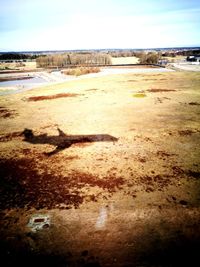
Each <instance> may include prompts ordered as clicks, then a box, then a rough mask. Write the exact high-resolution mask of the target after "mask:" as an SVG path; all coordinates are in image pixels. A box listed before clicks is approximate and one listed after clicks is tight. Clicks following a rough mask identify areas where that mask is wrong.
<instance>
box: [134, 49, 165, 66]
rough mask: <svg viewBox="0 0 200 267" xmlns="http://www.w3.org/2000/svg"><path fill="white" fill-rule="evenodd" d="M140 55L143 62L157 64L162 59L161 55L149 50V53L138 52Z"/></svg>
mask: <svg viewBox="0 0 200 267" xmlns="http://www.w3.org/2000/svg"><path fill="white" fill-rule="evenodd" d="M138 57H139V59H140V63H141V64H157V63H158V61H159V59H160V55H159V54H158V53H155V52H149V53H144V52H142V53H140V54H138Z"/></svg>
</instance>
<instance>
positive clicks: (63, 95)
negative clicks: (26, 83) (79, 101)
mask: <svg viewBox="0 0 200 267" xmlns="http://www.w3.org/2000/svg"><path fill="white" fill-rule="evenodd" d="M79 95H80V94H74V93H61V94H55V95H41V96H30V97H29V98H28V99H27V100H28V101H42V100H52V99H57V98H64V97H77V96H79Z"/></svg>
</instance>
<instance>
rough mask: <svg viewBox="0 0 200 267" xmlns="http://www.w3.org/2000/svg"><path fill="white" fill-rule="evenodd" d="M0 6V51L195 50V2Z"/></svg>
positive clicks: (21, 1)
mask: <svg viewBox="0 0 200 267" xmlns="http://www.w3.org/2000/svg"><path fill="white" fill-rule="evenodd" d="M0 1H1V5H2V4H3V5H2V9H1V11H0V12H1V13H0V25H1V26H0V38H1V42H0V50H2V49H4V50H5V49H7V50H19V51H20V50H51V49H52V50H54V49H90V48H140V47H141V48H145V47H166V46H186V45H199V44H200V40H199V39H198V29H199V27H200V21H199V14H200V9H199V7H198V3H197V1H185V0H182V1H171V0H169V1H159V3H158V1H153V0H151V1H147V0H143V1H134V0H132V1H131V0H115V1H114V0H101V1H98V0H85V1H81V0H74V1H68V0H48V1H46V0H43V1H41V0H40V1H39V0H34V1H31V0H26V1H25V0H18V1H14V0H6V1H5V0H0Z"/></svg>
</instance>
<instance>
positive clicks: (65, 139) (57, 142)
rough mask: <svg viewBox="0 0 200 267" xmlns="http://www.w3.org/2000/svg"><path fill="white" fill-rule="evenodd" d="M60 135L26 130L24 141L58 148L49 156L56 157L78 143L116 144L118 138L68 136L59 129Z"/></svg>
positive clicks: (95, 135)
mask: <svg viewBox="0 0 200 267" xmlns="http://www.w3.org/2000/svg"><path fill="white" fill-rule="evenodd" d="M58 133H59V135H50V136H49V135H47V134H46V133H45V134H41V135H34V133H33V131H32V130H31V129H25V130H24V131H23V134H24V137H25V139H24V141H26V142H29V143H31V144H49V145H53V146H55V147H56V148H55V149H54V150H53V151H51V152H48V153H45V154H46V155H48V156H51V155H54V154H56V153H58V152H59V151H61V150H64V149H66V148H69V147H70V146H71V145H73V144H77V143H93V142H116V141H118V138H116V137H114V136H112V135H109V134H92V135H66V134H65V133H64V132H63V131H62V130H60V129H59V128H58Z"/></svg>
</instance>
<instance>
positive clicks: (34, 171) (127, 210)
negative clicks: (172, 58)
mask: <svg viewBox="0 0 200 267" xmlns="http://www.w3.org/2000/svg"><path fill="white" fill-rule="evenodd" d="M199 117H200V76H199V73H197V72H166V73H161V72H157V73H156V72H155V73H146V74H145V73H142V74H139V73H134V74H131V73H129V74H115V75H108V76H102V77H94V78H87V79H84V78H83V79H79V80H74V81H69V82H67V83H62V84H58V85H49V86H46V87H41V88H37V89H34V90H30V91H27V92H24V93H20V94H13V95H7V96H1V98H0V165H1V168H0V170H1V175H0V176H1V178H0V179H1V180H0V208H1V220H0V236H1V241H0V242H1V251H0V254H1V259H2V261H3V260H5V262H6V264H7V265H4V266H14V265H15V264H18V265H20V266H36V265H37V266H41V265H43V266H138V267H139V266H144V267H146V266H152V267H155V266H156V267H158V266H159V267H161V266H166V267H167V266H195V262H196V261H197V260H198V259H199V246H200V239H199V238H200V206H199V205H200V151H199V145H200V120H199ZM24 129H26V130H25V131H24ZM23 131H24V133H23V134H22V132H23ZM34 215H44V216H48V218H49V223H48V224H44V227H43V228H42V229H39V230H37V231H34V230H33V228H32V226H31V224H30V219H31V218H32V216H34ZM37 220H38V221H37V222H38V223H40V222H42V219H40V218H39V219H37Z"/></svg>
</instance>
